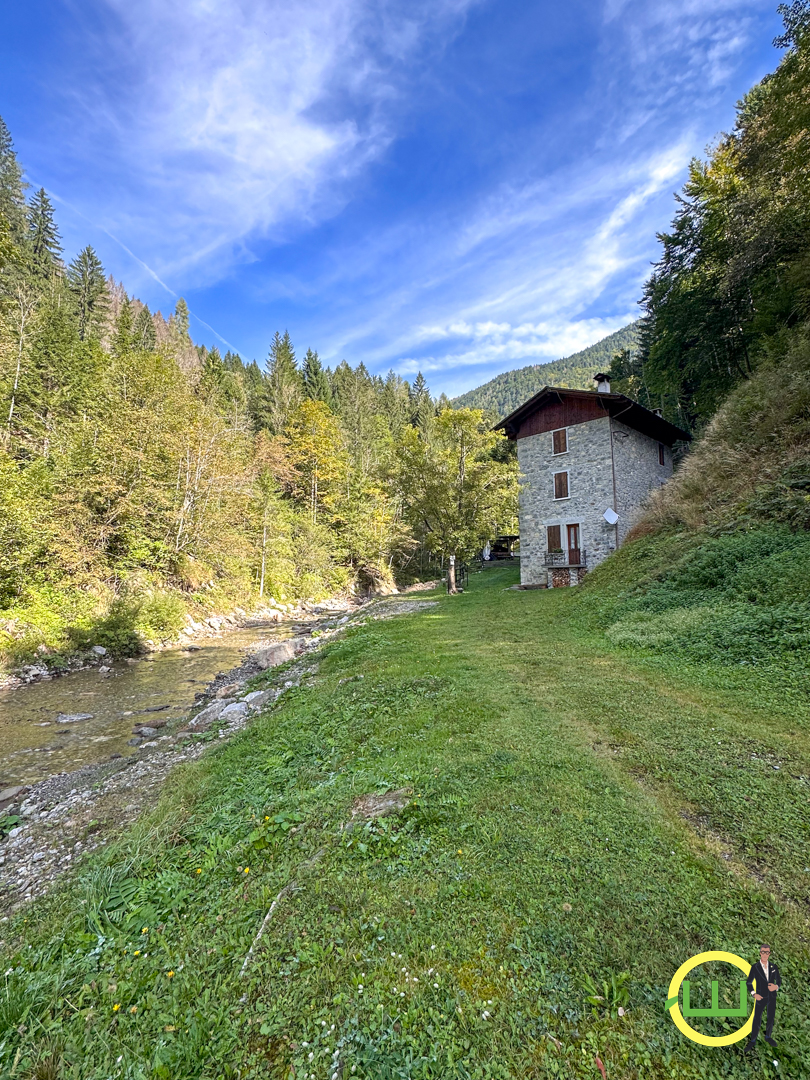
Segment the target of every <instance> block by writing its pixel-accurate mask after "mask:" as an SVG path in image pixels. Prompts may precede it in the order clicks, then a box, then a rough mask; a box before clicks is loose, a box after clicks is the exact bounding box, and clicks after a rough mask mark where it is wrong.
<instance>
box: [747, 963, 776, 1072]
mask: <svg viewBox="0 0 810 1080" xmlns="http://www.w3.org/2000/svg"><path fill="white" fill-rule="evenodd" d="M755 979H756V989H754V980H755ZM781 985H782V976H781V975H780V974H779V968H778V967H777V966H776V964H773V963H771V947H770V945H761V946H760V948H759V960H758V961H757V962H756V964H754V965H753V966H752V967H751V971H750V974H749V975H748V983H747V986H748V991H749V993H750V994H751V996H752V997H753V998H754V1026H753V1027H752V1028H751V1038H750V1039H749V1040H748V1045H747V1046H746V1048H745V1049H746V1050H747V1051H748V1052H749V1053H752V1052H753V1050H754V1047H755V1045H756V1041H757V1035H759V1026H760V1024H761V1023H762V1014H763V1012H765V1011H766V1010H767V1021H766V1023H765V1042H766V1043H767V1044H768V1045H769V1046H776V1043H775V1042H774V1041H773V1039H772V1038H771V1033H772V1032H773V1021H774V1017H775V1015H776V994H777V991H778V990H779V987H780V986H781Z"/></svg>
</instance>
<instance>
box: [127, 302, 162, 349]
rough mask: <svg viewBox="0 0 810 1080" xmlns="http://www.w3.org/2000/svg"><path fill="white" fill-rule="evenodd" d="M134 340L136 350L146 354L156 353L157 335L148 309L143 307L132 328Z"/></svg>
mask: <svg viewBox="0 0 810 1080" xmlns="http://www.w3.org/2000/svg"><path fill="white" fill-rule="evenodd" d="M132 339H133V342H134V345H135V348H136V349H142V350H143V351H144V352H154V351H155V345H156V344H157V335H156V333H155V324H154V323H153V322H152V315H151V312H150V311H149V308H148V307H142V308H141V310H140V311H139V312H138V314H137V315H136V317H135V323H134V325H133V328H132Z"/></svg>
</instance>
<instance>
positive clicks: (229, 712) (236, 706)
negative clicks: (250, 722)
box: [219, 701, 248, 720]
mask: <svg viewBox="0 0 810 1080" xmlns="http://www.w3.org/2000/svg"><path fill="white" fill-rule="evenodd" d="M247 711H248V707H247V705H246V704H245V703H244V701H235V702H234V703H233V704H232V705H226V706H225V708H224V709H223V710H222V712H221V713H220V714H219V718H220V720H237V719H238V718H239V717H240V716H247Z"/></svg>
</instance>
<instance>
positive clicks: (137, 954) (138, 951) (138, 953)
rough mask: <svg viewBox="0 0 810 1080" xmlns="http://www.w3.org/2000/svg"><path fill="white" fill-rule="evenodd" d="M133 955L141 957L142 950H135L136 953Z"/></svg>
mask: <svg viewBox="0 0 810 1080" xmlns="http://www.w3.org/2000/svg"><path fill="white" fill-rule="evenodd" d="M132 955H133V956H140V955H141V950H140V949H136V950H135V952H134V953H133V954H132Z"/></svg>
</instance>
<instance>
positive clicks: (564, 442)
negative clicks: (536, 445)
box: [551, 428, 568, 454]
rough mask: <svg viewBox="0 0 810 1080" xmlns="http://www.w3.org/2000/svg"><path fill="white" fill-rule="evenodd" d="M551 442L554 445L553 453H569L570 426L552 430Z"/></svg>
mask: <svg viewBox="0 0 810 1080" xmlns="http://www.w3.org/2000/svg"><path fill="white" fill-rule="evenodd" d="M551 442H552V447H553V451H552V452H553V453H555V454H567V453H568V428H560V429H559V430H558V431H552V433H551Z"/></svg>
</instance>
